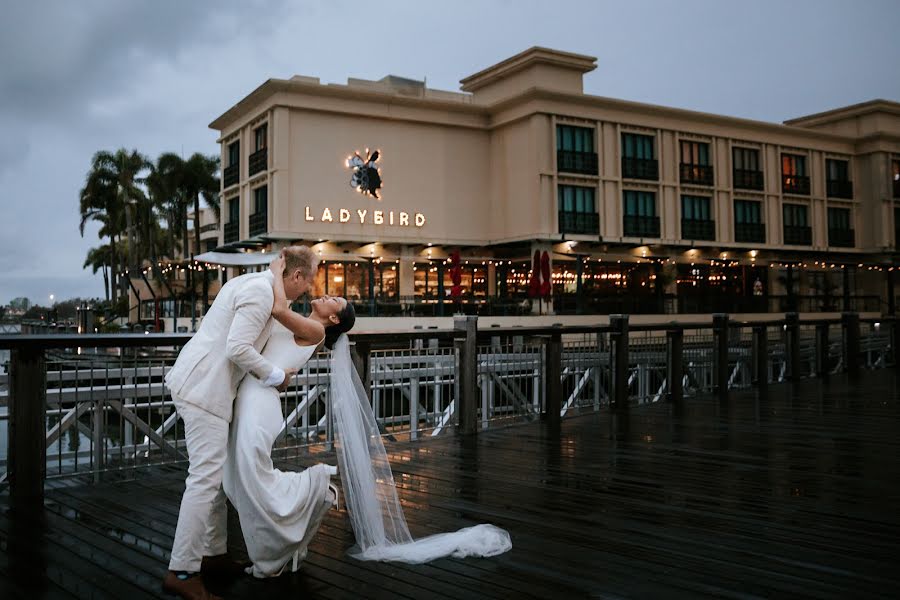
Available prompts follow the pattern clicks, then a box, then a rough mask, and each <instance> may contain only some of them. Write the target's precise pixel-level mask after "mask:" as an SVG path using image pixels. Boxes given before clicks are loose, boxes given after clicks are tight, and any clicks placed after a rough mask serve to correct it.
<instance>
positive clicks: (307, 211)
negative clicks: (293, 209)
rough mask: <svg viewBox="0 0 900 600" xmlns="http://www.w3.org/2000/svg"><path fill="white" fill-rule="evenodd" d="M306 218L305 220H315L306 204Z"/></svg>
mask: <svg viewBox="0 0 900 600" xmlns="http://www.w3.org/2000/svg"><path fill="white" fill-rule="evenodd" d="M306 220H307V221H313V220H315V219H313V216H312V215H311V214H309V207H308V206H307V207H306Z"/></svg>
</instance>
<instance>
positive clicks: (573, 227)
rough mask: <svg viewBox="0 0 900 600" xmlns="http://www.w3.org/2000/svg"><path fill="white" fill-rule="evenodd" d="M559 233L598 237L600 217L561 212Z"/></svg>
mask: <svg viewBox="0 0 900 600" xmlns="http://www.w3.org/2000/svg"><path fill="white" fill-rule="evenodd" d="M559 232H560V233H582V234H586V235H597V234H599V233H600V215H598V214H597V213H578V212H568V211H563V210H561V211H559Z"/></svg>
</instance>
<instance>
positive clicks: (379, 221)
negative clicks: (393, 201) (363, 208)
mask: <svg viewBox="0 0 900 600" xmlns="http://www.w3.org/2000/svg"><path fill="white" fill-rule="evenodd" d="M375 224H376V225H384V213H383V212H382V211H380V210H376V211H375Z"/></svg>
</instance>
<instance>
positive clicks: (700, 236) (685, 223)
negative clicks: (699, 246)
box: [681, 219, 716, 240]
mask: <svg viewBox="0 0 900 600" xmlns="http://www.w3.org/2000/svg"><path fill="white" fill-rule="evenodd" d="M681 238H682V239H685V240H714V239H716V222H715V221H712V220H706V221H701V220H699V219H681Z"/></svg>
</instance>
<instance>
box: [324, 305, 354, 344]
mask: <svg viewBox="0 0 900 600" xmlns="http://www.w3.org/2000/svg"><path fill="white" fill-rule="evenodd" d="M337 318H338V319H340V323H335V324H334V325H329V326H328V327H326V328H325V347H326V348H328V349H329V350H331V349H332V348H333V347H334V343H335V342H337V339H338V338H339V337H341V334H342V333H347V332H348V331H350V330H351V329H353V325H354V323H356V310H354V308H353V305H352V304H350V302H349V301H348V302H347V305H346V306H345V307H344V308H343V310H341V312H339V313H338V314H337Z"/></svg>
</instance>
